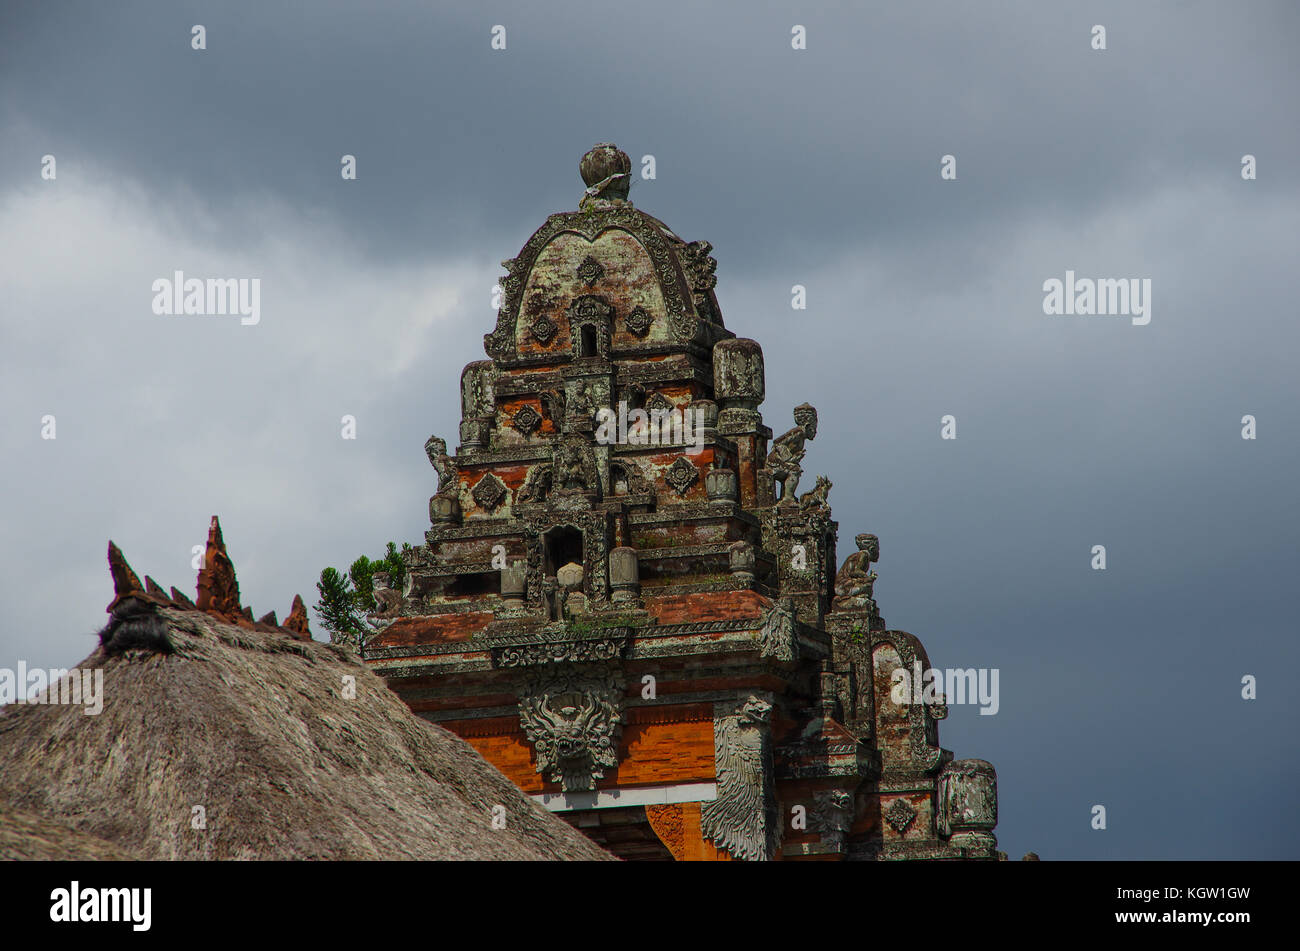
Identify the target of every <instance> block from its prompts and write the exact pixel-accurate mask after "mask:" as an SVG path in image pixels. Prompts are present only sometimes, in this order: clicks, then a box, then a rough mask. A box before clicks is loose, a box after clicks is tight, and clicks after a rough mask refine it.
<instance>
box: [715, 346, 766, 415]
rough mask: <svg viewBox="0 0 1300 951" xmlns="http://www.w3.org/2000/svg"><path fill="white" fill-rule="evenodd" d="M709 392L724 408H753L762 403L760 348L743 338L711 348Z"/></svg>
mask: <svg viewBox="0 0 1300 951" xmlns="http://www.w3.org/2000/svg"><path fill="white" fill-rule="evenodd" d="M713 391H714V396H715V398H716V399H717V401H718V403H719V404H721V406H722V408H723V409H724V410H726V409H746V410H754V409H757V408H758V405H759V404H760V403H761V402H763V398H764V395H765V390H764V381H763V348H762V347H760V346H759V345H758V344H757V343H756V342H755V341H753V340H749V339H747V338H745V337H737V338H735V339H732V340H722V341H720V342H718V343H717V344H716V345H715V346H714V348H713Z"/></svg>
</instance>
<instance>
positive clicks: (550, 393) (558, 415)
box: [538, 389, 565, 432]
mask: <svg viewBox="0 0 1300 951" xmlns="http://www.w3.org/2000/svg"><path fill="white" fill-rule="evenodd" d="M538 400H539V401H540V402H541V404H542V412H543V413H545V414H546V418H547V419H549V420H550V421H551V423H552V425H554V426H555V430H556V432H559V431H560V430H561V429H563V428H564V403H565V400H564V390H562V389H559V390H545V391H544V392H542V393H541V394H539V396H538Z"/></svg>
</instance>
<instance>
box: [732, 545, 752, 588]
mask: <svg viewBox="0 0 1300 951" xmlns="http://www.w3.org/2000/svg"><path fill="white" fill-rule="evenodd" d="M727 563H728V567H729V568H730V570H731V575H732V577H733V578H735V579H736V580H737V581H739V582H741V583H742V584H752V583H753V581H754V569H755V567H756V566H757V565H758V556H757V555H756V554H755V552H754V546H753V545H751V544H750V543H749V542H747V541H743V540H742V541H736V542H732V543H731V544H730V545H728V546H727Z"/></svg>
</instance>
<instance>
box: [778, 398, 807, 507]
mask: <svg viewBox="0 0 1300 951" xmlns="http://www.w3.org/2000/svg"><path fill="white" fill-rule="evenodd" d="M794 421H795V422H796V423H797V424H798V425H796V426H795V427H794V428H793V429H791V430H788V431H787V432H785V433H783V434H782V435H781V436H778V437H777V438H776V439H775V440H774V441H773V443H772V451H771V452H769V453H768V454H767V468H768V469H770V470H772V475H773V477H774V478H775V479H776V481H777V482H779V483H780V484H781V499H780V501H781V502H782V503H783V504H785V505H794V504H795V492H796V491H798V489H799V478H800V476H802V475H803V467H802V466H801V465H800V463H801V462H803V457H804V454H805V453H806V452H807V449H806V448H805V447H804V443H805V442H807V441H809V440H812V439H816V438H817V410H816V409H814V408H813V407H812V406H809V405H808V404H807V403H801V404H800V405H799V406H796V407H795V408H794Z"/></svg>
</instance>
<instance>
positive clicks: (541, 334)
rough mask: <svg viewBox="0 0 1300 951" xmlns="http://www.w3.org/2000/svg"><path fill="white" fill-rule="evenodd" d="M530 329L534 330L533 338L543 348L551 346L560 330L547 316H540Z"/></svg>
mask: <svg viewBox="0 0 1300 951" xmlns="http://www.w3.org/2000/svg"><path fill="white" fill-rule="evenodd" d="M529 329H531V330H532V332H533V336H534V337H535V338H536V339H537V342H538V343H540V344H541V345H542V346H543V347H546V346H549V345H550V343H551V341H552V340H554V339H555V335H556V334H557V333H558V332H559V330H560V328H559V327H558V326H557V325H556V323H555V321H553V320H551V318H550V317H548V316H546V314H539V315H538V316H537V319H535V320H534V321H533V322H532V324H530V325H529Z"/></svg>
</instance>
